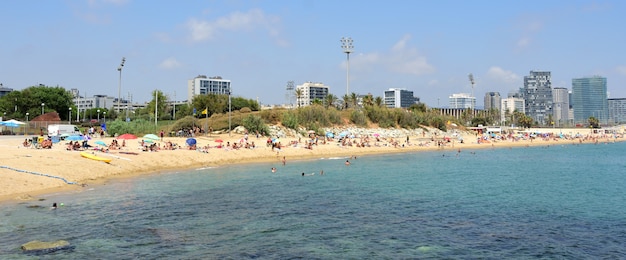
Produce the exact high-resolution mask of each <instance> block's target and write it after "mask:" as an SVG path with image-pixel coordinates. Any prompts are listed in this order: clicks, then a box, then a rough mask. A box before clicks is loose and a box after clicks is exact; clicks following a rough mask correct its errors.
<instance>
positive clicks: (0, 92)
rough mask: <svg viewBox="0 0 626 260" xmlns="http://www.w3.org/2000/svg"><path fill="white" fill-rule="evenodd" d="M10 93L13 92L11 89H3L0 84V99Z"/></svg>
mask: <svg viewBox="0 0 626 260" xmlns="http://www.w3.org/2000/svg"><path fill="white" fill-rule="evenodd" d="M11 91H13V89H12V88H5V87H4V86H2V83H0V97H3V96H6V95H7V94H9V93H11Z"/></svg>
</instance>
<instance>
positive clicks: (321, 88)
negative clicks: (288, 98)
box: [296, 81, 329, 107]
mask: <svg viewBox="0 0 626 260" xmlns="http://www.w3.org/2000/svg"><path fill="white" fill-rule="evenodd" d="M328 90H329V87H328V86H325V85H324V83H320V82H310V81H308V82H305V83H304V84H302V85H297V86H296V91H300V92H301V95H300V96H297V97H296V103H297V104H298V107H303V106H308V105H311V104H313V101H314V100H316V99H319V100H321V101H323V100H324V99H325V98H326V96H327V95H328V93H329V92H328Z"/></svg>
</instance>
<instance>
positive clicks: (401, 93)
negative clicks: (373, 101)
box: [384, 88, 419, 108]
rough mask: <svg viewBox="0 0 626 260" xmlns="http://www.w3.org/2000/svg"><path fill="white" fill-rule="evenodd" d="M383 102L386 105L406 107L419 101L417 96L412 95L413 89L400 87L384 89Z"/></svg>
mask: <svg viewBox="0 0 626 260" xmlns="http://www.w3.org/2000/svg"><path fill="white" fill-rule="evenodd" d="M384 97H385V99H384V102H385V106H387V107H396V108H400V107H402V108H408V107H410V106H411V105H413V104H416V103H418V102H419V98H417V97H415V96H413V91H409V90H406V89H401V88H390V89H389V90H385V94H384Z"/></svg>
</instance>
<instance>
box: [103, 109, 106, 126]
mask: <svg viewBox="0 0 626 260" xmlns="http://www.w3.org/2000/svg"><path fill="white" fill-rule="evenodd" d="M103 113H104V123H105V124H106V123H107V111H104V112H103Z"/></svg>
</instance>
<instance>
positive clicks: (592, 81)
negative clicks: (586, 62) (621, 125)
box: [572, 76, 609, 124]
mask: <svg viewBox="0 0 626 260" xmlns="http://www.w3.org/2000/svg"><path fill="white" fill-rule="evenodd" d="M572 103H573V104H572V107H573V109H574V123H576V124H587V123H588V122H589V118H590V117H595V118H597V119H598V120H599V122H600V124H607V123H608V119H609V105H608V101H607V94H606V78H605V77H600V76H593V77H588V78H577V79H572Z"/></svg>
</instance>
